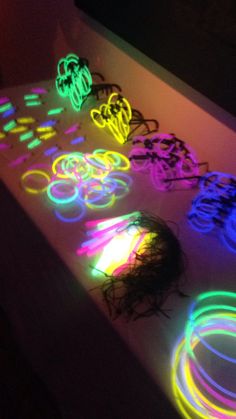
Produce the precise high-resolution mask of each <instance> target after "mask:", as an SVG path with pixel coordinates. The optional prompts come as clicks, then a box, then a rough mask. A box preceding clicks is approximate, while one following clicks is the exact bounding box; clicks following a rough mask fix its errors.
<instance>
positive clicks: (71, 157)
mask: <svg viewBox="0 0 236 419" xmlns="http://www.w3.org/2000/svg"><path fill="white" fill-rule="evenodd" d="M81 160H83V156H82V155H79V154H76V153H71V154H61V155H59V156H58V157H56V158H55V159H54V161H53V164H52V172H53V173H54V174H56V175H57V177H59V178H61V179H67V178H68V177H73V176H74V171H73V172H72V173H71V172H69V171H68V166H71V162H73V166H72V167H74V165H75V164H74V162H75V163H76V164H78V163H80V161H81ZM66 165H67V167H65V166H66ZM57 166H59V167H60V168H61V170H62V171H59V170H58V168H57ZM65 171H66V173H65Z"/></svg>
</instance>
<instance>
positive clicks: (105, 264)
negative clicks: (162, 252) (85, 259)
mask: <svg viewBox="0 0 236 419" xmlns="http://www.w3.org/2000/svg"><path fill="white" fill-rule="evenodd" d="M139 216H140V213H139V212H138V211H137V212H133V213H130V214H126V215H123V216H120V217H115V218H110V219H105V220H104V219H103V220H96V221H88V222H86V223H85V225H86V226H87V227H89V228H91V229H90V230H89V231H88V232H87V235H88V236H89V239H88V240H86V241H85V242H84V243H82V245H81V247H80V248H79V249H78V250H77V254H78V255H82V254H86V255H87V256H93V255H97V254H100V255H99V257H98V260H97V263H96V265H95V267H94V268H93V270H92V274H93V275H94V276H98V275H101V274H106V275H117V274H118V273H121V272H122V271H123V270H124V269H125V268H127V267H128V266H131V265H132V263H133V262H134V260H135V257H136V254H137V253H140V252H142V251H143V249H144V248H145V244H146V243H147V242H148V241H150V240H151V237H152V233H150V232H147V231H146V230H145V229H144V228H140V227H139V226H137V225H135V221H136V220H137V218H138V217H139Z"/></svg>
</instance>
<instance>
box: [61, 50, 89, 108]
mask: <svg viewBox="0 0 236 419" xmlns="http://www.w3.org/2000/svg"><path fill="white" fill-rule="evenodd" d="M57 73H58V75H57V77H56V88H57V91H58V93H59V94H60V95H61V96H62V97H66V96H68V97H69V99H70V101H71V104H72V107H73V108H74V109H75V110H76V111H79V110H80V109H81V106H82V104H83V101H84V99H85V98H86V97H87V96H88V94H89V93H90V91H91V85H92V76H91V73H90V71H89V69H88V67H87V66H86V65H85V62H83V61H82V60H80V59H79V57H78V56H76V55H75V54H68V55H67V56H66V57H65V58H62V59H60V60H59V62H58V65H57Z"/></svg>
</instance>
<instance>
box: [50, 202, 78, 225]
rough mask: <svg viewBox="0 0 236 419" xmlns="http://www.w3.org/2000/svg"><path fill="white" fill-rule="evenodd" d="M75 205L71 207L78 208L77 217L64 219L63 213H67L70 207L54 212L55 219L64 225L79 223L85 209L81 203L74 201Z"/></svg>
mask: <svg viewBox="0 0 236 419" xmlns="http://www.w3.org/2000/svg"><path fill="white" fill-rule="evenodd" d="M75 204H76V205H73V207H75V206H76V207H78V211H79V213H78V215H75V216H73V217H65V216H64V212H69V210H70V209H71V207H70V208H68V207H67V206H66V208H63V210H60V211H59V210H58V209H56V210H54V213H55V215H56V217H57V218H58V219H59V220H60V221H63V222H64V223H75V222H77V221H80V220H81V219H82V218H83V217H84V216H85V214H86V208H85V206H84V205H83V203H81V202H78V201H75ZM62 212H63V214H62Z"/></svg>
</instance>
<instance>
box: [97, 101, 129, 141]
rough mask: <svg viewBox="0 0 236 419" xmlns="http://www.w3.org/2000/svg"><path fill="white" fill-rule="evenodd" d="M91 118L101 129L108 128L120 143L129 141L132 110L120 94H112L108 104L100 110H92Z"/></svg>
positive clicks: (103, 105)
mask: <svg viewBox="0 0 236 419" xmlns="http://www.w3.org/2000/svg"><path fill="white" fill-rule="evenodd" d="M90 116H91V118H92V120H93V122H94V123H95V125H97V126H98V127H99V128H104V127H105V126H107V127H108V128H109V130H110V131H111V133H112V135H113V136H114V137H115V138H116V140H117V141H118V142H119V143H121V144H123V143H124V142H125V141H127V138H128V135H129V132H130V121H131V118H132V110H131V106H130V104H129V102H128V100H127V99H125V98H124V97H122V96H121V95H120V94H118V93H112V94H111V95H110V96H109V98H108V102H107V104H102V105H101V106H100V107H99V109H92V110H91V112H90Z"/></svg>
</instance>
